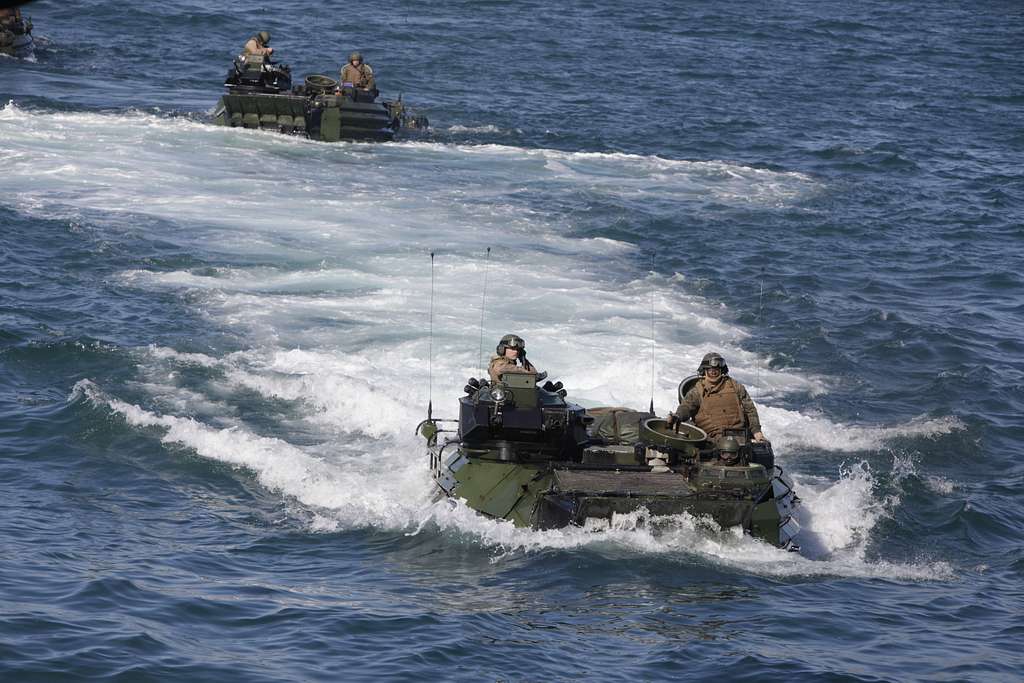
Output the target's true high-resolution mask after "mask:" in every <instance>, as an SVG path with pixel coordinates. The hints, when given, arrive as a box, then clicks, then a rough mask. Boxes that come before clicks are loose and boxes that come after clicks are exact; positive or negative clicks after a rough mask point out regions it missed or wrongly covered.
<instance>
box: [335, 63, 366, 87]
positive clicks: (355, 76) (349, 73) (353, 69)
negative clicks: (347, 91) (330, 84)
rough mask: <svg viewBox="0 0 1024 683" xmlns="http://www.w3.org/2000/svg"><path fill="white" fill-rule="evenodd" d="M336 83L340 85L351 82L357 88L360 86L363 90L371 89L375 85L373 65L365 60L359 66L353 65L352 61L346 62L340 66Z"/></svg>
mask: <svg viewBox="0 0 1024 683" xmlns="http://www.w3.org/2000/svg"><path fill="white" fill-rule="evenodd" d="M338 83H339V84H341V85H344V84H345V83H351V84H352V85H354V86H356V87H357V88H362V89H363V90H373V88H374V85H375V81H374V78H373V67H371V66H370V65H369V64H367V63H366V62H363V63H361V64H360V65H359V66H355V65H354V64H352V62H348V63H346V64H345V66H343V67H341V74H340V77H339V81H338Z"/></svg>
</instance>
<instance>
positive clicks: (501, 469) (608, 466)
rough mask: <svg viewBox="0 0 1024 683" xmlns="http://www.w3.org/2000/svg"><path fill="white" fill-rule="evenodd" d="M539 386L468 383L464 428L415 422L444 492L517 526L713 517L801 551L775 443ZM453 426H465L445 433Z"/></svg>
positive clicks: (793, 500) (520, 381)
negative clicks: (715, 434)
mask: <svg viewBox="0 0 1024 683" xmlns="http://www.w3.org/2000/svg"><path fill="white" fill-rule="evenodd" d="M544 379H545V375H544V373H541V374H540V375H538V374H535V373H527V372H515V373H512V372H510V373H505V374H503V375H501V377H500V381H498V382H489V381H487V380H477V379H470V380H469V383H468V384H467V385H466V395H465V396H463V397H462V398H460V399H459V418H458V419H457V420H442V419H437V418H433V417H429V416H428V419H427V420H424V421H423V422H421V423H420V425H419V427H418V431H419V433H420V434H422V435H423V436H424V437H425V438H426V439H427V450H428V454H429V458H430V470H431V473H432V476H433V479H434V481H435V483H436V484H437V486H438V489H439V491H438V493H439V495H442V496H449V497H452V498H461V499H463V500H465V502H466V504H468V505H469V506H470V507H471V508H473V509H475V510H477V511H479V512H481V513H483V514H485V515H487V516H490V517H494V518H500V519H507V520H510V521H511V522H513V523H514V524H515V525H516V526H520V527H532V528H535V529H550V528H558V527H565V526H569V525H575V526H591V527H593V526H595V522H597V526H601V525H602V524H603V523H602V522H601V521H600V520H611V519H612V517H613V516H614V515H616V514H624V513H630V512H635V511H638V510H641V509H645V510H646V511H647V513H648V514H649V515H651V516H665V515H676V514H680V513H684V512H685V513H688V514H690V515H693V516H695V517H698V518H701V517H703V518H710V519H711V520H713V521H714V522H715V523H716V524H717V525H718V526H719V527H720V528H723V529H724V528H728V527H736V526H739V527H742V528H743V530H744V531H745V532H747V533H749V534H751V535H753V536H754V537H756V538H760V539H762V540H764V541H767V542H768V543H771V544H773V545H775V546H778V547H781V548H795V547H796V546H795V543H794V536H795V535H796V533H797V531H798V530H799V526H798V525H797V523H796V521H795V520H793V519H792V516H791V514H792V511H793V509H794V507H795V506H796V504H797V502H798V498H797V497H796V495H795V494H794V493H793V489H792V487H791V486H790V484H789V483H788V482H787V481H786V480H785V479H784V478H783V474H782V469H781V468H779V467H778V466H776V465H775V462H774V460H775V456H774V453H773V452H772V448H771V444H770V443H768V442H752V441H750V440H749V439H747V438H746V435H742V434H730V435H727V436H725V437H724V438H723V439H720V440H719V441H718V442H716V443H712V442H710V441H709V440H708V438H707V435H706V434H705V433H704V432H703V431H702V430H701V429H699V428H697V427H696V426H694V425H691V424H676V425H674V426H672V427H670V426H669V425H668V423H667V422H666V421H665V420H662V419H659V418H657V417H655V416H654V415H652V414H651V413H643V412H639V411H635V410H629V409H625V408H594V409H590V410H584V409H583V408H581V407H580V406H578V405H575V404H573V403H570V402H568V401H566V400H565V395H566V391H565V389H564V388H562V385H561V383H560V382H558V383H554V384H553V383H551V382H550V381H549V382H546V383H545V384H544V385H539V384H538V382H539V381H541V380H544ZM693 379H695V378H693ZM688 381H692V380H684V382H683V383H681V384H680V391H683V389H684V388H685V387H686V386H687V382H688ZM452 423H457V425H458V427H457V428H455V429H446V428H445V425H446V424H452ZM590 520H594V521H590Z"/></svg>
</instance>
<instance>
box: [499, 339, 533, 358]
mask: <svg viewBox="0 0 1024 683" xmlns="http://www.w3.org/2000/svg"><path fill="white" fill-rule="evenodd" d="M505 349H519V357H520V358H526V342H524V341H523V338H522V337H520V336H519V335H516V334H506V335H505V336H504V337H502V338H501V341H499V342H498V348H497V349H495V350H496V351H497V352H498V355H499V356H504V355H505Z"/></svg>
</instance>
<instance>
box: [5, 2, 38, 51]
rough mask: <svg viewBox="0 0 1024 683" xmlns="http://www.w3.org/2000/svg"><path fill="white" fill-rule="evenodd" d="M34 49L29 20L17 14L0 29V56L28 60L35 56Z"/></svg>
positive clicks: (30, 21)
mask: <svg viewBox="0 0 1024 683" xmlns="http://www.w3.org/2000/svg"><path fill="white" fill-rule="evenodd" d="M35 49H36V48H35V41H34V40H33V39H32V20H31V19H26V18H24V17H22V16H21V14H20V13H19V14H18V15H17V16H16V17H15V18H14V19H12V20H9V21H8V22H7V23H6V24H5V25H4V26H3V27H0V54H3V55H9V56H11V57H17V58H18V59H30V58H32V57H33V56H35Z"/></svg>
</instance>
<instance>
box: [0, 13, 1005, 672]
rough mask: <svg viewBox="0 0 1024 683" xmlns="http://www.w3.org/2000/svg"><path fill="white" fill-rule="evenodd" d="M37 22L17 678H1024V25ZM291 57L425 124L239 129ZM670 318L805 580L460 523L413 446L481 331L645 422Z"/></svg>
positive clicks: (728, 555) (23, 176) (466, 366)
mask: <svg viewBox="0 0 1024 683" xmlns="http://www.w3.org/2000/svg"><path fill="white" fill-rule="evenodd" d="M26 13H27V14H29V15H31V17H32V18H33V20H34V22H35V27H36V28H35V33H36V35H37V38H38V41H37V44H38V45H39V49H38V54H37V59H36V61H34V62H24V61H17V60H13V59H6V58H0V103H2V104H3V105H4V106H3V109H2V110H0V262H2V268H0V543H2V552H0V598H2V600H0V679H2V680H11V681H36V680H38V681H61V680H75V681H78V680H124V681H148V680H154V681H155V680H204V681H205V680H209V681H235V680H237V681H280V680H381V679H397V680H411V679H431V680H433V679H441V680H467V681H478V680H494V681H499V680H500V681H509V680H512V681H520V680H522V681H539V680H623V681H627V680H628V681H633V680H678V679H693V680H701V679H716V680H718V679H724V680H767V679H773V678H783V677H788V678H794V679H796V680H822V681H824V680H828V681H878V680H891V681H904V680H929V681H931V680H972V681H973V680H986V681H1004V680H1005V681H1013V680H1019V670H1020V669H1021V668H1022V667H1024V658H1022V657H1021V655H1020V654H1019V651H1020V647H1019V642H1020V640H1021V638H1022V636H1024V620H1022V619H1024V582H1022V574H1024V549H1022V548H1024V544H1022V534H1021V527H1022V525H1024V502H1022V500H1024V498H1022V496H1021V490H1022V487H1024V465H1022V461H1024V448H1022V446H1021V440H1022V438H1024V427H1022V418H1021V414H1022V411H1024V343H1022V341H1021V337H1022V332H1024V275H1022V272H1024V209H1022V204H1024V126H1022V121H1024V119H1022V116H1021V106H1022V105H1024V72H1022V71H1021V68H1020V42H1021V36H1022V35H1024V12H1022V10H1021V7H1020V6H1019V5H1018V4H1017V3H1007V2H1002V3H1000V2H985V3H945V4H941V3H940V4H934V3H923V2H907V3H900V4H898V5H892V4H885V3H877V2H867V3H859V4H856V5H855V6H854V7H850V6H848V5H847V4H845V3H833V2H824V3H822V2H816V3H809V2H808V3H804V2H799V3H788V4H784V5H773V4H758V5H736V6H720V5H718V4H713V3H699V4H691V5H685V6H681V5H679V4H678V3H662V2H644V3H640V4H639V5H637V4H632V5H626V4H623V5H621V6H610V5H609V4H608V3H589V2H573V3H568V4H566V5H565V6H557V5H556V6H553V5H551V4H550V3H535V2H519V3H497V2H486V3H481V2H473V3H470V2H454V3H448V4H447V5H445V6H431V7H427V6H424V5H422V4H421V3H411V2H397V3H384V4H381V3H377V4H374V5H373V6H360V7H355V6H353V7H344V6H340V5H339V6H336V7H329V8H328V7H325V6H324V5H323V4H321V3H314V2H282V3H278V4H276V5H274V6H273V7H269V6H268V7H266V8H263V7H254V8H253V9H251V10H247V11H241V10H240V11H239V12H237V13H234V14H231V13H228V12H227V11H226V10H223V9H221V8H212V7H208V6H207V5H205V4H203V3H196V2H192V1H190V0H171V1H170V2H163V3H149V2H141V3H135V4H123V3H119V4H98V5H97V4H94V3H85V2H53V1H47V0H41V1H39V2H34V3H32V4H31V5H29V6H28V8H26ZM261 29H267V30H270V31H272V32H273V34H274V39H273V45H274V46H275V47H276V48H278V56H279V57H280V58H281V59H282V60H283V61H286V62H288V63H290V64H291V65H292V67H293V69H294V71H295V73H296V74H297V75H303V74H307V73H328V74H330V73H333V72H336V70H337V68H338V66H339V63H340V61H341V60H342V59H343V56H344V55H347V54H348V52H349V51H351V50H353V49H360V50H362V51H363V52H364V54H365V55H366V57H367V60H368V61H369V62H370V63H371V64H373V66H374V68H375V70H376V72H377V74H378V82H379V85H380V87H381V88H382V90H383V91H384V92H385V94H387V95H390V96H396V95H398V94H399V93H402V94H403V97H404V99H405V101H406V102H407V103H408V104H409V105H410V106H413V107H414V108H416V109H417V110H418V111H421V112H422V113H425V114H427V115H428V116H429V117H430V119H431V122H432V124H433V131H432V132H431V134H430V135H429V136H428V137H427V138H425V139H419V140H415V141H407V142H399V143H395V144H386V145H370V144H350V143H342V144H336V145H328V144H320V143H312V142H308V141H303V140H296V139H291V138H285V137H279V136H273V135H270V134H264V133H259V132H252V131H240V130H230V129H220V128H215V127H213V126H210V125H208V119H209V112H210V111H211V110H212V108H213V106H214V104H215V103H216V100H217V98H218V96H219V94H220V91H221V79H222V77H223V74H224V72H225V71H226V68H227V66H228V64H229V62H230V59H231V58H232V56H233V55H234V54H235V52H236V51H237V50H238V49H239V48H240V47H241V45H242V43H243V42H244V40H245V39H246V38H247V37H248V36H249V35H251V34H252V33H253V32H255V31H258V30H261ZM488 247H490V248H491V249H492V256H491V258H490V260H487V259H485V256H484V255H485V253H486V249H487V248H488ZM430 251H435V252H436V253H437V255H438V256H437V266H436V272H435V282H436V285H435V289H436V291H435V301H436V303H435V313H434V340H433V343H432V344H431V341H430V338H429V329H430V327H429V306H430V281H431V273H430V262H429V257H428V253H429V252H430ZM652 262H653V266H652ZM485 273H486V276H487V278H488V283H489V284H488V298H487V300H486V302H483V301H482V298H481V291H482V283H483V278H484V275H485ZM482 303H485V305H484V310H483V311H481V304H482ZM652 306H653V308H654V311H655V351H654V357H653V361H654V363H653V364H654V368H655V374H656V378H655V382H654V385H655V405H656V408H657V409H658V411H659V412H661V413H665V412H666V411H668V410H670V409H671V408H673V407H674V403H673V392H674V388H675V385H676V383H677V382H678V381H679V380H680V379H681V378H682V377H684V376H686V375H688V374H690V373H691V372H692V370H693V369H694V368H695V367H696V364H697V361H698V360H699V358H700V357H701V356H702V355H703V354H704V353H706V352H707V351H710V350H719V351H721V352H722V353H723V354H724V355H725V356H726V358H727V359H728V361H729V364H730V367H731V368H732V374H733V375H734V376H736V377H737V378H738V379H739V380H740V381H742V382H744V383H745V384H746V385H747V386H748V388H749V389H750V391H751V394H752V395H753V397H754V399H755V401H756V402H757V404H758V407H759V410H760V413H761V417H762V422H763V423H764V426H765V432H766V433H767V435H768V436H769V437H770V438H771V439H772V440H773V442H774V444H775V447H776V451H777V453H778V457H779V460H780V462H781V463H782V464H783V466H784V467H785V468H786V470H787V472H788V473H789V474H790V475H791V476H792V477H793V478H794V480H795V482H796V485H797V488H798V492H799V493H800V495H801V497H802V498H803V500H804V506H803V508H802V510H801V513H800V514H801V517H800V521H801V524H802V527H803V531H802V537H801V542H802V546H803V549H802V551H801V552H800V553H799V554H796V553H786V552H783V551H779V550H776V549H774V548H770V547H766V546H765V545H764V544H762V543H759V542H757V541H754V540H752V539H750V538H742V537H738V536H736V535H735V534H733V533H732V532H731V531H729V530H725V531H721V532H715V531H712V530H709V529H707V528H706V527H705V526H702V525H700V524H695V523H694V521H693V520H691V519H688V518H681V519H675V520H669V521H667V522H666V523H664V524H660V525H658V524H656V525H653V527H652V525H649V524H642V523H638V522H637V520H628V519H627V520H622V521H620V523H619V524H618V525H617V526H616V527H614V528H612V529H608V530H604V531H596V532H589V531H586V532H585V531H582V530H563V531H550V532H532V531H525V530H517V529H513V528H511V527H509V526H508V525H506V524H501V523H496V522H493V521H489V520H484V519H482V518H480V517H479V516H477V515H475V514H474V513H473V512H472V511H471V510H468V509H466V508H465V507H463V506H461V505H454V506H453V505H449V504H448V503H446V502H444V501H442V502H435V501H434V500H433V499H432V495H431V483H430V479H429V475H428V472H427V462H426V457H425V455H424V454H423V447H422V442H421V441H419V440H417V439H416V437H414V436H413V428H414V426H415V424H416V423H417V422H418V421H419V420H420V419H422V416H423V412H424V406H425V405H426V402H427V400H429V399H431V398H432V399H433V402H434V406H435V412H436V413H438V412H439V413H454V401H455V398H456V396H457V395H458V394H459V393H460V388H461V386H462V384H463V383H464V380H465V378H466V377H467V376H469V375H471V374H474V373H476V374H479V371H478V368H479V354H480V349H479V344H480V341H479V340H480V321H481V312H482V313H483V320H484V330H483V332H484V339H485V342H484V345H485V346H490V344H492V343H493V340H494V339H497V338H498V337H499V336H500V335H501V334H504V333H505V332H508V331H511V330H515V331H518V332H519V333H521V334H523V336H524V337H526V339H527V343H528V346H529V348H530V353H531V358H533V359H534V361H535V362H536V363H537V364H538V365H539V366H540V367H541V368H542V369H545V370H548V371H549V372H550V373H551V374H552V375H553V376H555V377H557V378H559V379H561V380H563V381H564V382H565V384H566V387H567V388H568V389H569V391H570V396H571V397H572V398H574V399H576V400H578V401H580V402H582V403H584V404H586V405H599V404H605V405H607V404H625V405H632V406H635V407H641V406H646V404H647V401H648V400H649V399H650V393H651V386H652V382H651V368H652V355H651V338H650V329H651V321H650V314H651V310H652ZM431 349H432V351H433V356H430V354H431ZM431 369H432V375H433V379H432V380H431V377H430V371H431Z"/></svg>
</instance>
